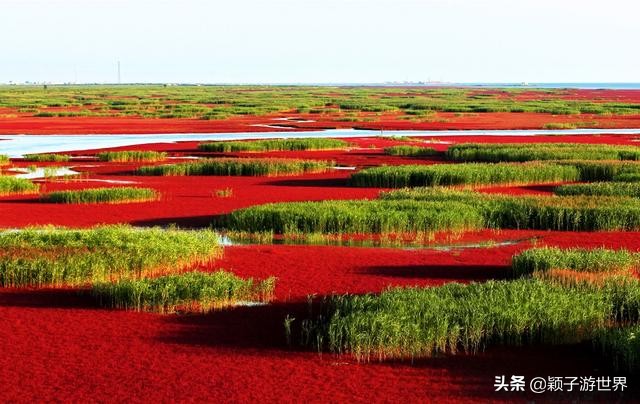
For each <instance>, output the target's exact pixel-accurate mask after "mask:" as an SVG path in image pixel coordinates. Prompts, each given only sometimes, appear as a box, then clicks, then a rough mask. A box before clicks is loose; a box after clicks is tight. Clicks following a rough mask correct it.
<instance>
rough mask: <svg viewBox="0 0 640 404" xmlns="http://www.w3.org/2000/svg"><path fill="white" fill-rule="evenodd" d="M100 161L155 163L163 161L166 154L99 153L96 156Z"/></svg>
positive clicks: (130, 151)
mask: <svg viewBox="0 0 640 404" xmlns="http://www.w3.org/2000/svg"><path fill="white" fill-rule="evenodd" d="M96 157H98V160H100V161H113V162H118V163H128V162H148V163H151V162H156V161H163V160H166V158H167V153H165V152H157V151H142V150H125V151H110V152H101V153H98V154H96Z"/></svg>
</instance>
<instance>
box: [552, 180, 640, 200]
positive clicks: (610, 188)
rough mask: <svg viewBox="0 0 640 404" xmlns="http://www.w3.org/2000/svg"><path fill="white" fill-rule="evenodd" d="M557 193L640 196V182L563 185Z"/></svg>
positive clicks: (564, 194)
mask: <svg viewBox="0 0 640 404" xmlns="http://www.w3.org/2000/svg"><path fill="white" fill-rule="evenodd" d="M554 192H555V194H556V195H562V196H567V195H589V196H628V197H633V198H640V183H637V182H594V183H591V184H571V185H562V186H560V187H557V188H556V189H555V190H554Z"/></svg>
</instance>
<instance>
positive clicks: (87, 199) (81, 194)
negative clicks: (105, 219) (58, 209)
mask: <svg viewBox="0 0 640 404" xmlns="http://www.w3.org/2000/svg"><path fill="white" fill-rule="evenodd" d="M159 198H160V194H159V193H158V192H157V191H156V190H154V189H151V188H135V187H114V188H89V189H81V190H71V191H55V192H51V193H49V194H47V195H44V196H43V197H42V200H44V201H46V202H51V203H130V202H148V201H156V200H158V199H159Z"/></svg>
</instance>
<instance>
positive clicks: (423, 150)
mask: <svg viewBox="0 0 640 404" xmlns="http://www.w3.org/2000/svg"><path fill="white" fill-rule="evenodd" d="M384 152H385V153H386V154H389V155H391V156H407V157H428V156H435V155H437V154H438V152H437V151H436V150H435V149H434V148H433V147H421V146H411V145H398V146H391V147H385V149H384Z"/></svg>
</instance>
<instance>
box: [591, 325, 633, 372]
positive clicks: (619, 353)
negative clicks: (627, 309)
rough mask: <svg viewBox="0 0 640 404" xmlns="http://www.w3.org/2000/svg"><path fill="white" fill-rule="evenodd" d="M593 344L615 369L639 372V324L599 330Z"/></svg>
mask: <svg viewBox="0 0 640 404" xmlns="http://www.w3.org/2000/svg"><path fill="white" fill-rule="evenodd" d="M594 345H595V347H596V349H597V350H598V351H599V352H600V353H601V354H602V356H603V357H605V358H606V359H607V361H608V362H610V363H611V364H612V367H613V369H614V370H615V371H617V372H623V373H630V374H638V373H640V325H638V324H636V325H630V326H626V327H613V328H607V329H604V330H600V331H599V332H598V333H597V336H596V338H595V339H594Z"/></svg>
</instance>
